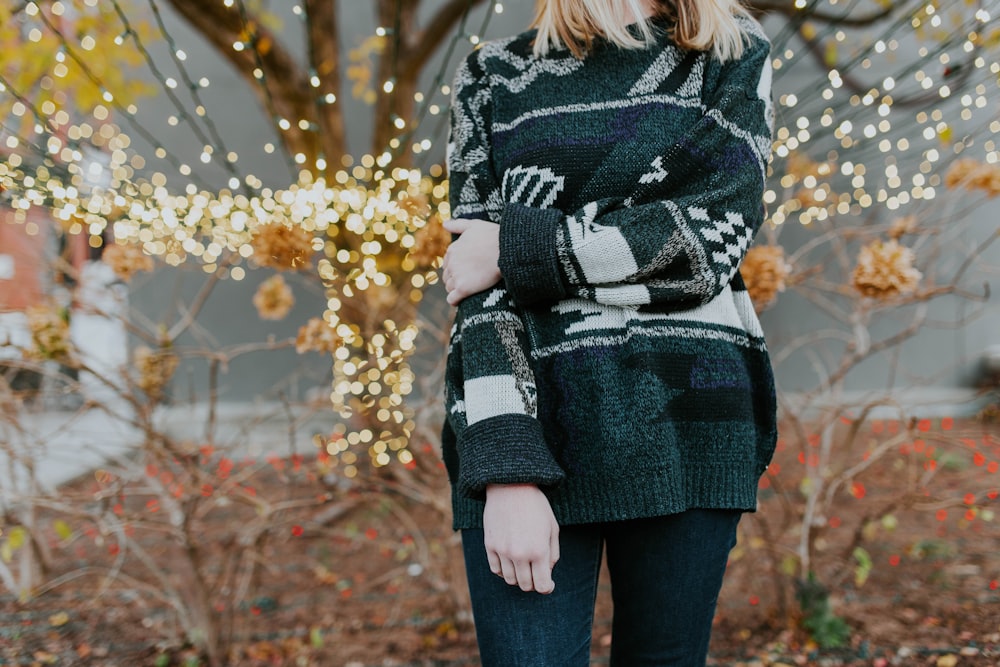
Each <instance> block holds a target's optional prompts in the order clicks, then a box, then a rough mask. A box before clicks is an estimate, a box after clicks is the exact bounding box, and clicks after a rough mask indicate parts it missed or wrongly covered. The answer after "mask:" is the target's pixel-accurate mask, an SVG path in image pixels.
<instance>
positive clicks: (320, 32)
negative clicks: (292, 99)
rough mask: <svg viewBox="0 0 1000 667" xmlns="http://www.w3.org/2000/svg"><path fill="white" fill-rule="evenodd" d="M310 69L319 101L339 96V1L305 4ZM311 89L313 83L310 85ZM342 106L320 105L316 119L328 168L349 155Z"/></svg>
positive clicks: (327, 0) (319, 1) (316, 1)
mask: <svg viewBox="0 0 1000 667" xmlns="http://www.w3.org/2000/svg"><path fill="white" fill-rule="evenodd" d="M303 5H304V6H305V12H306V25H307V31H308V32H307V35H306V37H307V40H308V45H309V65H310V66H311V67H312V70H313V72H314V73H315V75H316V77H318V78H319V87H318V88H314V92H315V94H316V95H317V96H319V97H320V98H324V97H326V96H327V95H336V96H337V97H339V96H340V87H341V78H340V30H339V25H338V21H337V11H338V9H337V0H305V2H304V3H303ZM310 85H311V83H310ZM343 108H344V107H343V104H342V103H337V104H328V103H326V102H324V101H320V102H318V103H317V110H316V115H317V117H318V125H319V127H320V143H321V148H322V151H323V153H324V155H325V157H326V161H327V164H328V165H331V167H330V168H332V165H336V164H339V163H340V157H341V156H342V155H343V154H344V153H345V152H346V151H347V147H346V140H345V136H346V132H345V128H344V113H343Z"/></svg>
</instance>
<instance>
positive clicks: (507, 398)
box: [465, 375, 535, 425]
mask: <svg viewBox="0 0 1000 667" xmlns="http://www.w3.org/2000/svg"><path fill="white" fill-rule="evenodd" d="M525 390H528V391H531V392H532V394H534V392H535V386H534V384H531V385H530V386H528V385H526V384H524V383H522V382H518V379H517V378H516V377H514V376H513V375H487V376H484V377H478V378H468V379H466V380H465V414H466V420H467V421H468V423H469V424H470V425H471V424H475V423H476V422H479V421H483V420H484V419H489V418H490V417H497V416H499V415H505V414H521V415H523V414H526V411H525V400H524V394H523V392H524V391H525Z"/></svg>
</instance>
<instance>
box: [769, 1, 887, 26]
mask: <svg viewBox="0 0 1000 667" xmlns="http://www.w3.org/2000/svg"><path fill="white" fill-rule="evenodd" d="M749 4H750V9H751V10H753V11H755V12H760V13H765V14H766V13H770V12H775V13H778V14H784V15H785V16H787V17H789V18H796V19H799V20H809V21H820V22H823V23H833V24H834V25H838V26H844V27H849V28H861V27H864V26H869V25H872V24H873V23H878V22H879V21H881V20H882V19H885V18H888V17H889V16H891V15H892V13H893V12H894V11H896V10H897V9H899V7H901V6H902V5H903V4H904V3H903V2H899V3H891V4H889V5H886V7H885V8H884V9H882V10H880V11H877V12H872V13H871V14H865V15H864V16H850V15H849V14H846V13H845V14H829V13H827V12H819V11H808V10H802V9H799V8H798V7H796V6H795V4H794V3H792V2H766V1H762V0H756V1H753V2H750V3H749Z"/></svg>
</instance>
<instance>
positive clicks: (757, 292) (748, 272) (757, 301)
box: [740, 245, 792, 313]
mask: <svg viewBox="0 0 1000 667" xmlns="http://www.w3.org/2000/svg"><path fill="white" fill-rule="evenodd" d="M791 270H792V267H791V266H790V265H789V264H788V262H786V261H785V250H784V248H782V247H781V246H778V245H762V246H754V247H753V248H750V250H748V251H747V254H746V257H744V258H743V263H742V264H741V265H740V274H741V275H742V276H743V282H744V283H745V284H746V287H747V291H748V292H749V293H750V300H751V301H753V306H754V310H756V311H757V312H758V313H759V312H761V311H763V310H764V309H766V308H767V307H768V306H770V305H771V304H772V303H774V300H775V298H776V297H777V296H778V292H784V291H785V280H786V279H787V278H788V274H789V273H791Z"/></svg>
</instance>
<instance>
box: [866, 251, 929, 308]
mask: <svg viewBox="0 0 1000 667" xmlns="http://www.w3.org/2000/svg"><path fill="white" fill-rule="evenodd" d="M913 258H914V255H913V251H912V250H910V249H909V248H907V247H906V246H902V245H900V244H899V242H897V241H896V240H892V241H885V242H883V241H881V240H878V241H873V242H872V243H869V244H868V245H866V246H863V247H862V248H861V251H860V252H859V253H858V264H857V266H855V267H854V273H853V274H852V275H851V282H852V284H853V285H854V289H856V290H857V291H858V292H860V293H861V294H862V295H864V296H867V297H871V298H874V299H890V298H892V297H895V296H899V295H901V294H909V293H912V292H913V291H914V290H915V289H916V288H917V283H919V282H920V278H921V277H922V274H921V273H920V271H918V270H917V269H915V268H914V267H913Z"/></svg>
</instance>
